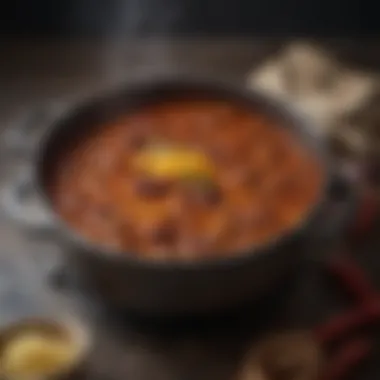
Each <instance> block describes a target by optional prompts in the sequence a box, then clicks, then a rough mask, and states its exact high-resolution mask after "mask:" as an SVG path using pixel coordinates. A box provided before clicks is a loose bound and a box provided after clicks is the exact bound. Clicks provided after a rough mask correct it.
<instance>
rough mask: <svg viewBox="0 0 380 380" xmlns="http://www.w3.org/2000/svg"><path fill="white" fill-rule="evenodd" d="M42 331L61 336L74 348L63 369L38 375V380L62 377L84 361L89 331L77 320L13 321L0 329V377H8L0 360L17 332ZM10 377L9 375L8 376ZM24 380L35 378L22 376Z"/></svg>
mask: <svg viewBox="0 0 380 380" xmlns="http://www.w3.org/2000/svg"><path fill="white" fill-rule="evenodd" d="M28 332H42V333H46V334H47V335H53V336H56V337H58V338H60V337H61V338H63V339H65V340H67V341H68V342H69V343H70V344H72V348H73V349H74V350H76V352H75V353H74V357H75V358H74V359H73V361H72V362H71V363H70V364H69V365H68V366H67V367H66V368H65V369H64V370H61V371H59V372H57V373H55V374H53V375H46V376H43V375H42V376H38V380H47V379H49V380H50V379H63V378H66V377H67V376H69V375H70V374H72V373H74V372H75V371H76V370H78V369H79V368H80V367H81V365H82V364H83V363H84V362H85V359H86V358H87V356H88V352H89V349H90V346H91V339H90V334H89V332H88V331H87V330H86V329H85V328H84V327H83V326H82V325H81V324H80V323H78V321H76V320H73V319H72V318H71V319H66V320H62V321H58V320H44V319H27V320H22V321H20V322H15V323H13V324H11V325H9V326H7V327H5V328H3V329H1V330H0V377H3V378H6V379H8V377H7V375H6V374H5V373H4V371H3V369H2V368H1V361H2V355H3V352H4V349H5V347H6V345H7V343H9V342H10V341H11V340H12V338H13V337H15V336H16V335H18V334H19V333H28ZM9 378H11V376H10V377H9ZM23 379H24V380H37V378H36V377H35V376H33V375H31V376H30V377H29V376H25V377H23Z"/></svg>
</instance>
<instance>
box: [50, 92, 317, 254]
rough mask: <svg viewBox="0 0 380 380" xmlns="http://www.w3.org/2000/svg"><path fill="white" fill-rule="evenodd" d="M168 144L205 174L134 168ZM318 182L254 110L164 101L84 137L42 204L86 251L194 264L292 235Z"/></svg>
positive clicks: (310, 164) (285, 137)
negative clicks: (85, 243) (189, 153)
mask: <svg viewBox="0 0 380 380" xmlns="http://www.w3.org/2000/svg"><path fill="white" fill-rule="evenodd" d="M174 146H175V147H176V148H178V147H181V148H183V147H186V149H193V150H194V151H197V152H201V153H202V155H204V157H206V158H207V160H208V162H209V163H210V164H211V165H212V167H213V174H212V175H210V176H209V177H207V175H206V176H205V175H204V173H203V172H202V173H201V172H200V173H198V174H199V175H198V174H197V172H196V171H195V172H194V173H192V175H183V176H179V177H178V178H173V177H169V176H168V178H165V176H163V175H160V176H155V175H152V173H150V172H149V173H148V172H144V171H143V170H141V168H138V167H136V165H135V164H134V162H135V160H136V157H138V155H141V152H144V151H147V152H149V149H153V148H152V147H154V149H156V150H157V147H160V149H161V150H163V151H165V149H168V147H174ZM158 151H159V149H158ZM171 160H172V161H171V163H170V165H177V164H178V162H179V161H178V162H176V163H173V158H172V159H171ZM174 161H175V160H174ZM157 162H158V160H155V162H154V164H157ZM161 174H162V173H161ZM321 174H322V171H321V167H320V166H319V164H318V162H317V160H316V159H315V157H314V156H313V155H312V154H311V153H310V152H308V151H307V149H306V148H304V147H303V145H301V144H300V143H299V141H298V140H297V138H296V137H295V136H293V134H292V133H291V132H290V131H289V130H287V129H286V128H281V126H276V125H275V122H273V120H270V119H269V118H268V117H266V116H265V115H262V114H261V113H260V112H253V111H252V110H248V109H246V108H244V107H242V106H240V105H238V104H234V103H231V102H227V101H222V100H203V99H199V100H197V99H195V100H194V99H189V100H175V101H174V100H173V101H166V102H162V103H157V104H153V105H148V106H145V107H142V108H141V109H139V110H137V111H136V112H135V113H132V114H128V115H125V116H123V117H121V118H119V119H117V120H114V121H112V122H109V123H108V124H107V125H103V126H102V127H101V128H97V129H95V130H94V131H93V133H89V134H87V135H86V138H85V139H83V140H81V141H80V142H79V143H77V144H76V145H75V148H73V149H71V150H70V151H69V152H67V153H66V154H65V156H64V157H62V159H61V160H59V162H58V164H57V167H55V170H54V175H53V178H52V182H51V197H52V200H53V204H54V205H55V207H56V210H57V211H58V213H59V214H60V215H61V216H62V217H63V218H64V219H65V220H66V221H67V222H68V223H69V225H71V226H72V227H73V228H74V229H76V230H77V231H79V232H80V233H81V234H82V235H83V236H85V237H86V238H88V239H90V240H91V241H93V242H95V243H98V244H101V245H104V246H108V247H111V248H113V249H114V250H117V251H121V252H122V251H125V252H130V253H133V254H135V255H136V256H139V257H142V258H147V259H153V260H156V259H157V260H160V259H162V260H166V259H167V260H170V259H173V260H196V259H203V258H219V257H228V256H231V255H236V254H238V252H239V250H243V249H245V248H249V247H255V246H257V245H261V244H263V243H266V242H268V241H269V240H270V239H272V238H273V237H275V236H277V235H279V234H281V233H284V232H286V231H287V230H289V229H291V228H294V227H295V226H296V224H297V223H299V222H300V221H301V220H302V219H303V218H304V217H305V215H306V213H307V212H308V211H309V210H310V208H311V206H312V205H313V204H314V203H315V202H316V200H317V197H318V194H319V191H320V187H321V182H322V181H321V180H322V175H321Z"/></svg>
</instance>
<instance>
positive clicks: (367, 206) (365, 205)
mask: <svg viewBox="0 0 380 380" xmlns="http://www.w3.org/2000/svg"><path fill="white" fill-rule="evenodd" d="M377 212H378V202H377V201H376V197H375V195H374V194H373V193H372V192H369V191H368V192H367V193H366V194H364V196H363V199H362V201H361V204H360V206H359V210H358V212H357V215H356V217H355V222H354V224H353V225H352V226H351V228H350V233H352V234H354V236H355V237H361V236H362V235H363V234H364V233H365V232H367V231H368V230H369V229H370V228H371V225H372V224H373V222H374V220H375V218H376V215H377Z"/></svg>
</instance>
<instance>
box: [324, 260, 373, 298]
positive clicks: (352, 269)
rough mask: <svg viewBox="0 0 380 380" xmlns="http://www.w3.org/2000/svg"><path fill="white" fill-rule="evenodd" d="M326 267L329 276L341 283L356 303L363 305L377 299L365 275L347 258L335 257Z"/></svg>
mask: <svg viewBox="0 0 380 380" xmlns="http://www.w3.org/2000/svg"><path fill="white" fill-rule="evenodd" d="M326 265H327V269H328V271H329V272H330V274H332V275H333V276H334V277H336V278H337V279H339V280H340V281H341V283H342V285H343V286H344V287H345V290H347V292H349V293H350V294H351V295H352V296H354V297H355V298H356V301H357V302H359V303H364V302H367V301H372V300H374V299H375V298H377V297H378V295H377V292H376V290H375V289H374V288H373V286H372V285H371V283H370V282H369V281H368V280H367V278H366V276H365V273H364V272H363V271H362V270H361V268H360V267H359V266H358V265H357V264H356V263H355V261H354V260H353V259H352V258H350V257H349V256H347V255H344V256H343V255H335V256H333V257H332V258H331V259H330V260H329V261H328V262H327V263H326Z"/></svg>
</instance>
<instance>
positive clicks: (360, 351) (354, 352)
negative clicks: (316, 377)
mask: <svg viewBox="0 0 380 380" xmlns="http://www.w3.org/2000/svg"><path fill="white" fill-rule="evenodd" d="M371 346H372V344H371V341H370V340H369V339H365V338H357V339H355V340H353V341H351V342H349V343H347V344H346V345H345V346H344V347H343V348H342V349H341V350H340V351H339V352H338V353H337V354H335V355H334V357H333V358H332V359H331V360H330V362H329V364H328V365H327V366H326V367H325V370H324V371H323V375H322V377H321V380H340V379H343V378H344V377H345V376H346V375H348V374H349V372H351V370H352V369H353V368H354V367H356V366H357V365H358V364H359V363H360V362H361V361H362V359H364V358H365V357H366V356H367V355H368V353H369V352H370V350H371Z"/></svg>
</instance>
